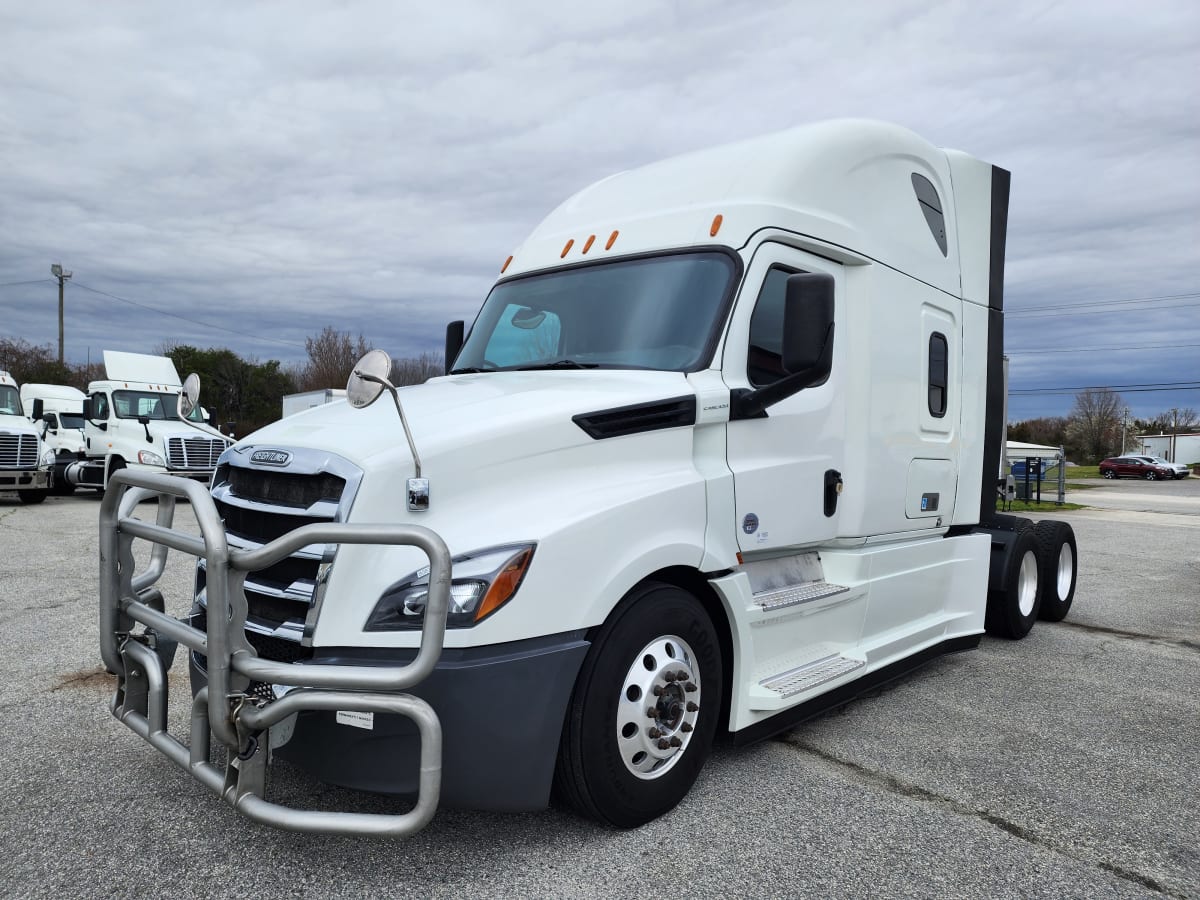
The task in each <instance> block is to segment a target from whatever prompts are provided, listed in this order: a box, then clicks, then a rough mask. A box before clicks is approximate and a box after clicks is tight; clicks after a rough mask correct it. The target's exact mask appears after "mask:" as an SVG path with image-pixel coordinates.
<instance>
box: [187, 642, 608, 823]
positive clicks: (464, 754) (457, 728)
mask: <svg viewBox="0 0 1200 900" xmlns="http://www.w3.org/2000/svg"><path fill="white" fill-rule="evenodd" d="M588 646H589V645H588V642H587V641H586V640H584V633H583V632H571V633H567V634H558V635H551V636H547V637H541V638H532V639H530V640H525V641H517V642H514V643H510V644H501V645H495V646H490V647H473V648H467V649H445V650H443V651H442V655H441V658H440V660H439V661H438V664H437V666H436V667H435V668H434V670H433V673H432V674H431V675H430V676H429V677H428V678H427V679H425V680H424V681H423V682H421V683H420V684H418V685H416V686H414V687H413V688H412V689H411V690H410V693H411V694H413V695H414V696H416V697H419V698H420V699H422V700H424V701H425V702H427V703H428V704H429V705H430V706H431V707H432V708H433V710H434V712H435V713H436V714H437V717H438V719H440V720H441V723H442V740H443V744H442V794H441V800H440V805H442V806H451V807H458V808H465V809H478V810H495V811H506V812H516V811H526V810H536V809H544V808H545V807H546V805H547V804H548V803H549V799H550V785H551V782H552V780H553V777H554V763H555V759H556V757H557V753H558V742H559V737H560V735H561V733H562V726H563V717H564V715H565V714H566V709H567V703H568V701H569V699H570V696H571V690H572V688H573V686H574V684H575V676H576V675H577V674H578V672H579V667H580V666H581V665H582V664H583V658H584V656H585V655H586V653H587V650H588ZM414 656H415V651H403V650H388V651H379V650H372V649H369V648H358V647H350V648H345V647H343V648H329V649H321V648H318V649H317V650H316V652H315V654H314V656H313V658H312V659H311V660H308V661H306V662H305V663H297V665H315V666H324V665H332V666H399V665H404V664H407V663H409V662H411V661H412V659H413V657H414ZM188 659H189V662H190V672H191V678H192V693H193V695H194V694H196V693H197V692H198V691H199V690H200V689H201V688H203V687H205V685H206V684H207V678H206V675H205V673H204V670H203V668H202V667H201V663H202V662H203V658H201V659H200V660H199V661H198V660H197V654H195V653H192V654H189V657H188ZM339 719H342V720H343V721H339ZM349 722H354V723H355V724H349ZM367 722H369V723H370V727H366V723H367ZM272 749H273V751H274V752H275V753H277V754H278V755H279V756H280V757H282V758H283V759H286V760H288V761H289V762H293V763H295V764H296V765H298V766H299V767H300V768H302V769H304V770H305V771H307V772H309V773H310V774H312V775H313V776H314V777H315V778H318V779H319V780H321V781H325V782H328V783H330V784H336V785H340V786H342V787H347V788H353V789H355V790H363V791H372V792H376V793H383V794H403V795H415V794H416V793H417V789H418V783H417V774H418V761H419V759H420V752H421V748H420V734H419V733H418V730H417V727H416V726H415V725H414V723H413V722H412V720H411V719H408V718H406V717H404V716H396V715H376V716H374V717H372V718H371V719H365V718H364V717H361V716H358V717H354V718H351V717H346V716H339V714H338V713H337V712H336V711H332V710H330V711H326V710H308V711H304V712H301V713H299V714H297V718H296V722H295V729H294V731H293V733H292V735H291V737H290V738H289V739H288V740H287V742H286V743H283V744H282V745H276V746H273V747H272Z"/></svg>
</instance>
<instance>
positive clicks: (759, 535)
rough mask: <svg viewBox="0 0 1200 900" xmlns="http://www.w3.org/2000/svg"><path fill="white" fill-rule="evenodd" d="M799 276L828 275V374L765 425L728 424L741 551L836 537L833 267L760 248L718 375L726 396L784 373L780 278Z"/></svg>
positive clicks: (838, 293)
mask: <svg viewBox="0 0 1200 900" xmlns="http://www.w3.org/2000/svg"><path fill="white" fill-rule="evenodd" d="M799 272H826V273H828V274H830V275H832V276H833V277H834V283H835V300H834V305H835V311H834V317H835V323H836V325H835V329H834V360H833V371H832V373H831V374H830V376H829V378H828V379H827V380H826V381H825V383H823V384H820V385H817V386H814V387H811V388H806V389H804V390H802V391H799V392H798V393H795V394H793V395H792V396H790V397H788V398H786V399H784V400H782V401H780V402H779V403H776V404H775V405H774V406H771V407H769V408H768V409H767V411H766V416H765V417H763V418H754V419H742V420H737V421H731V422H730V423H729V431H728V435H729V437H728V453H729V468H730V469H731V470H732V472H733V475H734V509H735V521H736V526H737V537H738V542H739V546H740V547H741V549H742V551H743V552H750V551H758V550H767V551H770V550H781V549H786V548H790V547H796V546H801V545H808V544H816V543H820V542H822V541H826V540H828V539H830V538H832V537H834V536H835V535H836V534H837V518H838V517H837V502H838V480H839V479H840V478H841V468H842V466H841V460H842V452H841V447H842V440H843V438H842V431H843V428H842V425H843V421H844V417H845V401H844V398H843V390H842V383H843V380H844V373H843V372H842V371H841V369H843V368H844V365H840V363H842V359H841V357H842V351H841V350H840V349H839V348H840V347H844V345H845V343H846V342H845V335H844V333H842V332H843V329H844V324H843V323H844V322H845V319H846V315H845V308H844V307H845V302H844V299H843V297H842V294H843V289H842V283H843V282H842V273H841V266H840V265H838V264H837V263H834V262H830V261H829V260H825V259H821V258H820V257H816V256H813V255H811V254H808V253H804V252H803V251H800V250H796V249H794V248H791V247H787V246H785V245H783V244H776V243H771V242H767V243H764V244H762V245H761V246H760V247H759V248H758V249H757V250H756V251H755V253H754V256H753V258H752V259H751V261H750V265H749V266H748V268H747V273H746V278H745V280H744V281H743V283H742V290H741V293H740V294H739V297H738V301H737V308H736V311H735V313H734V317H733V320H732V323H731V325H730V331H729V336H728V338H727V340H726V344H725V354H724V361H723V373H724V377H725V382H726V384H727V385H728V386H729V387H730V389H731V390H737V389H738V388H750V389H754V388H760V387H764V386H766V385H768V384H771V383H772V382H775V381H777V380H779V379H780V378H782V377H783V376H784V375H785V374H786V373H785V372H784V370H783V367H782V363H781V358H782V357H781V351H782V334H783V309H784V291H785V287H786V282H787V278H788V276H789V275H793V274H796V273H799Z"/></svg>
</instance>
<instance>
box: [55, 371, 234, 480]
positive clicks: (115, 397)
mask: <svg viewBox="0 0 1200 900" xmlns="http://www.w3.org/2000/svg"><path fill="white" fill-rule="evenodd" d="M104 371H105V374H106V375H107V378H106V379H105V380H103V381H93V382H92V383H91V384H89V385H88V396H87V398H86V399H85V400H84V401H83V418H84V421H85V425H84V447H85V457H86V458H85V459H83V460H80V461H78V462H75V463H72V464H71V465H68V466H67V467H66V469H65V470H64V477H65V479H66V481H67V483H68V484H71V485H73V486H78V487H94V488H103V487H105V486H107V485H108V480H109V478H110V477H111V475H112V473H113V472H115V471H118V470H120V469H125V468H129V469H133V470H135V471H141V472H161V473H164V474H167V475H174V476H178V477H182V478H192V479H196V480H198V481H202V482H204V483H205V484H207V483H208V481H209V479H210V478H211V477H212V473H213V469H214V468H215V467H216V462H217V458H218V457H219V456H220V455H221V453H222V452H224V450H225V448H226V447H228V446H229V445H230V443H231V442H230V440H229V439H228V438H226V437H225V436H224V435H222V434H221V433H220V432H219V431H217V430H216V429H214V428H211V427H209V426H208V425H206V424H204V422H203V420H202V417H201V410H200V408H199V407H192V408H190V409H189V414H188V416H187V417H182V416H181V415H180V414H179V411H178V404H179V399H180V393H181V391H182V389H183V385H182V383H181V382H180V380H179V373H178V372H176V371H175V364H174V363H173V362H171V360H170V358H168V357H166V356H148V355H146V354H142V353H123V352H118V351H114V350H105V351H104Z"/></svg>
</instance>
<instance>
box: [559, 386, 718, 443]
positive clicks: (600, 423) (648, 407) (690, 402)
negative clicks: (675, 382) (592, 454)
mask: <svg viewBox="0 0 1200 900" xmlns="http://www.w3.org/2000/svg"><path fill="white" fill-rule="evenodd" d="M572 421H573V422H574V423H575V424H576V425H578V426H579V427H580V428H582V429H583V430H584V431H586V432H587V433H588V434H589V435H591V436H592V437H594V438H595V439H596V440H598V441H599V440H603V439H604V438H613V437H623V436H624V435H627V434H641V433H642V432H643V431H658V430H660V429H663V428H680V427H683V426H685V425H695V424H696V398H695V397H677V398H675V399H674V400H656V401H655V402H653V403H637V404H634V405H633V406H619V407H617V408H616V409H603V410H600V411H599V412H594V413H583V414H581V415H578V416H575V417H574V418H573V419H572Z"/></svg>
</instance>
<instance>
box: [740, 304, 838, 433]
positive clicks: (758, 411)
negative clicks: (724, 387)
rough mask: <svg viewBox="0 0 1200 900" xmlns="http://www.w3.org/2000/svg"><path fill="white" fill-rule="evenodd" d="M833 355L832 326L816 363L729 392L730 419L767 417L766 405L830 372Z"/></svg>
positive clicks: (809, 384) (772, 403)
mask: <svg viewBox="0 0 1200 900" xmlns="http://www.w3.org/2000/svg"><path fill="white" fill-rule="evenodd" d="M832 356H833V325H832V324H830V326H829V330H828V331H826V332H825V343H824V344H823V345H822V347H821V356H820V357H819V358H818V359H817V362H816V364H815V365H812V366H809V367H808V368H807V369H801V370H800V371H799V372H793V373H792V374H790V375H785V376H784V377H783V378H780V379H779V380H778V381H775V382H772V383H771V384H768V385H765V386H763V387H760V388H758V389H757V390H750V389H748V388H738V389H737V390H734V391H731V392H730V394H729V404H730V405H729V421H731V422H735V421H737V420H738V419H765V418H766V417H767V407H768V406H774V405H775V404H776V403H778V402H779V401H780V400H786V399H787V398H788V397H790V396H792V394H795V393H798V392H799V391H802V390H804V389H805V388H806V387H811V386H812V385H813V384H814V383H815V382H816V381H818V380H819V377H821V378H823V377H824V376H825V375H827V374H828V373H829V370H830V363H831V362H832ZM818 376H819V377H818Z"/></svg>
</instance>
